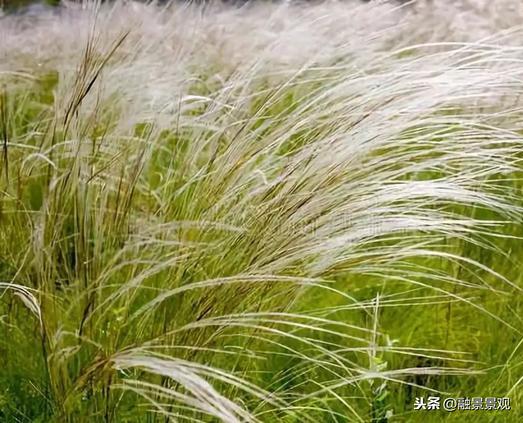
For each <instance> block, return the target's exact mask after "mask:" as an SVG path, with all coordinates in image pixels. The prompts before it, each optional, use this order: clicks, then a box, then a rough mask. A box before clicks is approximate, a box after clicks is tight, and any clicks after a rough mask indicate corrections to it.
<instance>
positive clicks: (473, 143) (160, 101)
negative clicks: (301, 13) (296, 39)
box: [0, 4, 523, 423]
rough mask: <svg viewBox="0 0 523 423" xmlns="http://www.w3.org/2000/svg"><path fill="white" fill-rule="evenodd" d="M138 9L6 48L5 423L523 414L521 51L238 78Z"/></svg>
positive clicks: (508, 418)
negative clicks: (442, 403) (470, 401)
mask: <svg viewBox="0 0 523 423" xmlns="http://www.w3.org/2000/svg"><path fill="white" fill-rule="evenodd" d="M318 7H321V6H318ZM365 7H368V6H365ZM311 10H315V9H314V8H312V7H311ZM322 10H323V9H319V11H320V12H321V11H322ZM340 10H341V11H343V10H344V9H340ZM361 10H366V9H361ZM110 11H112V13H109V12H110ZM144 11H145V12H146V13H145V12H144ZM192 11H193V10H192V9H189V10H188V11H186V10H183V11H181V12H178V11H176V10H175V12H173V13H174V15H173V16H174V18H172V19H182V21H183V19H187V20H188V19H189V17H193V15H191V13H192ZM196 11H197V10H196ZM142 12H143V15H139V13H141V12H138V15H133V14H132V13H131V12H130V11H129V9H128V8H126V6H124V5H120V4H117V5H116V6H114V8H113V9H108V8H106V9H102V12H101V14H100V16H99V17H98V18H97V19H98V21H97V23H96V26H93V27H91V25H92V16H91V14H90V12H88V11H87V12H83V14H81V15H79V17H78V16H76V17H75V16H72V17H62V18H61V19H62V21H57V22H58V25H63V26H64V28H67V25H69V24H70V22H73V23H74V25H76V27H77V28H79V31H78V33H77V34H76V33H75V34H74V35H71V34H70V33H68V32H64V33H62V32H60V30H58V32H52V31H55V30H51V28H50V26H48V25H49V22H47V21H43V22H41V23H39V24H38V25H40V26H37V27H36V29H34V30H35V31H44V32H45V31H49V34H50V35H49V37H50V39H49V40H43V39H42V40H40V41H41V48H44V47H45V46H47V47H45V48H48V49H49V52H48V53H46V52H45V51H44V57H45V58H46V60H45V62H41V61H40V59H41V57H38V55H40V54H41V53H40V52H36V51H35V52H34V57H32V56H31V54H27V52H24V51H22V50H20V51H18V50H16V49H14V48H13V49H10V47H9V43H6V44H5V46H4V47H3V49H4V50H3V51H2V53H3V54H4V57H6V59H7V60H6V61H5V62H4V65H3V66H4V67H2V68H0V87H1V96H0V135H1V138H0V141H1V144H2V145H1V146H0V148H1V159H0V164H1V169H0V420H1V421H5V422H97V421H100V422H166V421H172V422H178V421H179V422H185V421H190V422H198V421H203V422H218V421H223V422H227V423H229V422H247V421H263V422H285V423H302V422H313V421H314V422H326V423H327V422H353V421H354V422H356V421H359V422H373V423H378V422H380V423H385V422H387V423H388V422H417V421H423V422H439V421H441V420H445V421H447V420H448V421H456V422H461V421H464V420H467V421H473V422H491V421H492V422H517V421H519V419H521V418H522V417H521V416H523V408H522V404H523V359H522V357H523V319H522V317H521V316H523V296H522V294H521V292H522V288H523V280H522V271H523V267H522V262H521V254H522V252H523V241H522V240H521V239H520V237H521V236H522V235H523V227H522V226H521V210H522V209H521V207H522V206H523V203H522V200H521V198H523V197H522V189H523V188H522V187H523V185H522V184H521V163H520V161H521V157H522V146H523V138H522V136H521V129H520V127H519V125H520V123H519V122H520V116H519V115H520V112H519V102H520V100H519V95H520V90H521V88H522V87H521V82H520V81H521V76H522V75H521V74H522V73H523V72H522V71H521V69H520V68H521V66H520V59H521V56H522V54H523V51H521V49H520V48H513V49H511V48H504V47H502V46H501V45H498V46H497V47H496V48H493V47H492V45H491V44H488V43H486V42H485V43H484V44H475V45H474V44H456V45H440V46H437V49H436V48H435V46H417V47H412V48H411V47H409V48H406V49H403V48H402V47H401V43H400V42H399V41H398V43H399V44H398V49H393V51H389V49H390V42H392V41H394V40H395V39H396V38H395V37H396V35H397V34H396V35H394V34H392V35H391V36H390V38H386V39H384V40H383V43H384V45H381V44H380V42H381V41H378V40H380V38H379V37H378V38H372V37H370V35H369V43H370V44H372V43H374V44H375V51H374V52H370V53H369V56H368V57H359V56H358V51H359V50H358V49H357V48H355V47H354V46H352V45H347V44H344V43H340V42H339V41H337V40H336V38H335V37H332V39H331V38H328V37H325V36H324V35H321V36H320V37H319V39H320V41H321V49H319V50H318V51H319V52H325V51H327V52H330V51H331V50H329V49H332V52H331V53H329V54H326V53H325V54H324V55H322V54H319V53H318V55H317V56H312V57H313V59H310V56H307V57H303V58H302V59H299V58H298V59H296V58H293V59H292V60H291V59H289V60H290V63H286V62H285V61H283V62H282V63H280V62H279V60H280V59H281V58H282V57H287V56H285V54H284V53H285V51H286V50H285V49H284V50H282V51H280V50H278V48H281V46H280V47H275V45H273V44H271V42H272V41H267V40H265V39H264V38H263V35H260V34H258V35H252V37H253V38H252V39H253V40H258V39H257V38H255V37H260V38H259V41H260V43H261V44H262V45H264V46H266V47H267V46H270V47H271V48H274V49H275V51H274V52H272V50H270V49H269V47H267V50H266V51H264V54H266V56H262V57H259V56H258V53H259V51H258V50H257V49H253V50H252V51H251V50H246V51H245V57H244V58H240V59H236V58H232V57H231V59H230V61H231V62H230V63H228V62H227V61H225V62H220V61H216V60H215V57H214V56H213V52H208V51H206V50H204V49H203V48H202V49H200V47H201V44H198V43H199V42H201V41H195V44H194V45H193V44H190V43H189V41H187V40H182V41H180V37H181V36H180V34H179V33H177V32H176V31H175V30H174V29H172V28H171V27H169V26H168V25H167V26H161V24H163V23H165V21H163V20H162V19H164V17H161V16H159V15H158V16H157V14H156V13H157V12H156V9H154V8H153V7H152V6H151V7H149V6H148V7H147V8H144V9H143V10H142ZM128 13H129V14H130V15H127V14H128ZM133 13H134V12H133ZM167 13H170V12H167ZM176 13H179V15H176ZM216 13H217V15H216V22H217V23H216V25H220V24H222V23H223V22H225V23H228V22H236V23H238V25H239V24H240V21H239V20H238V19H249V22H251V23H252V25H253V26H254V28H257V29H260V28H262V29H264V28H266V25H267V22H266V21H265V20H264V18H263V15H262V11H259V10H258V11H257V10H256V8H254V9H252V10H249V9H248V10H246V11H243V12H242V13H244V15H243V16H242V15H240V16H239V17H238V16H236V15H234V16H232V17H231V16H228V15H227V14H226V12H221V13H222V15H220V14H219V13H218V12H216ZM231 13H232V12H231ZM258 13H259V14H260V15H258ZM284 13H290V12H284ZM311 13H312V12H311ZM340 13H341V12H340ZM343 13H344V12H343ZM362 13H367V12H362ZM373 13H374V12H373ZM149 14H150V16H149ZM119 16H123V17H124V18H125V19H118V17H119ZM151 16H152V17H151ZM210 16H213V15H210ZM259 16H261V17H259ZM285 16H286V15H285ZM55 19H59V18H55ZM68 19H70V20H71V21H68ZM74 19H79V20H77V21H75V20H74ZM133 19H134V20H133ZM148 19H151V20H150V21H149V20H148ZM165 19H167V18H165ZM271 19H272V18H271ZM288 19H291V18H290V17H289V18H288ZM302 19H303V22H305V24H307V25H313V24H312V23H311V22H314V21H313V20H312V19H311V18H310V16H306V17H302ZM332 19H334V18H333V17H332ZM351 19H354V18H351ZM129 22H131V24H129ZM136 22H138V23H139V24H136ZM169 22H170V21H169ZM332 22H334V20H333V21H332ZM133 23H134V24H133ZM171 23H172V22H171ZM305 24H304V25H305ZM6 25H7V24H6ZM154 25H158V26H157V27H158V28H160V30H159V33H158V34H156V35H155V33H148V32H147V31H149V30H150V28H156V26H154ZM185 25H189V24H188V23H186V24H185ZM195 25H196V26H197V28H198V31H199V32H198V31H196V32H195V33H197V34H204V35H205V34H208V35H207V36H208V37H213V36H216V37H218V38H219V37H221V36H223V37H224V38H223V39H222V41H223V45H224V46H228V45H229V44H228V43H230V44H231V45H233V44H234V41H231V40H230V39H228V38H227V37H226V36H225V35H216V34H215V33H214V32H213V27H212V24H211V23H209V25H210V27H207V26H205V21H202V22H200V21H198V22H197V24H195ZM332 25H334V23H333V24H332ZM344 26H345V25H343V27H344ZM5 28H6V29H5V34H7V35H8V36H9V37H12V38H9V40H14V39H15V38H16V37H19V36H20V37H22V38H21V39H22V40H23V36H24V35H23V34H25V36H28V32H27V31H28V30H27V29H26V30H22V27H17V26H16V25H15V24H13V27H8V26H6V27H5ZM92 28H94V29H92ZM170 28H171V29H170ZM176 28H177V27H176ZM308 28H309V29H311V28H313V26H310V27H308ZM84 30H85V31H84ZM16 31H19V32H16ZM24 31H25V32H24ZM82 31H83V32H82ZM275 31H276V30H275ZM280 31H281V32H280V33H277V34H278V35H279V36H281V37H282V39H284V40H286V38H284V36H285V35H286V34H287V33H286V32H285V31H287V30H286V29H284V30H280ZM329 31H330V30H329ZM390 31H392V29H390ZM20 34H22V35H20ZM66 34H68V35H66ZM151 34H152V35H151ZM53 37H54V38H53ZM148 37H152V38H148ZM154 37H157V38H154ZM202 37H203V36H202ZM322 37H324V38H322ZM383 37H385V36H384V35H383ZM202 39H204V41H205V42H207V40H206V39H205V37H204V38H202ZM398 39H399V36H398ZM53 40H61V41H62V42H63V44H61V46H62V47H61V49H60V50H59V51H57V50H54V49H53V47H50V46H51V45H52V42H53ZM502 41H503V40H502ZM17 42H21V41H20V40H18V41H17ZM48 43H49V44H48ZM177 43H179V44H180V45H182V46H185V47H186V48H187V50H183V49H181V50H180V51H181V53H176V54H178V55H175V56H173V54H174V53H173V49H172V48H173V47H172V45H178V44H177ZM184 43H185V44H184ZM264 43H265V44H264ZM203 45H204V46H205V45H206V44H203ZM283 45H284V47H285V46H286V45H285V43H283ZM393 45H394V44H393ZM137 46H138V47H142V48H137ZM276 46H278V45H276ZM383 46H388V47H387V48H386V49H384V50H381V48H382V47H383ZM78 47H80V48H78ZM233 47H234V46H233ZM233 47H231V50H234V48H233ZM223 48H224V49H226V48H227V47H223ZM191 49H192V50H191ZM405 52H408V54H404V53H405ZM46 54H47V55H48V56H46ZM289 57H290V56H289ZM485 57H486V58H488V60H487V59H485ZM235 60H236V62H235ZM271 60H273V61H274V62H271ZM293 60H295V61H293ZM180 63H181V64H180ZM355 63H356V64H357V67H356V68H355V65H354V64H355ZM500 65H503V66H502V67H501V66H500ZM180 69H181V70H180ZM217 73H219V74H220V75H219V77H218V76H217V75H216V74H217ZM137 81H138V82H140V84H139V85H135V84H136V82H137ZM428 395H439V396H441V397H442V398H444V397H447V396H450V397H456V398H457V397H510V399H511V405H512V409H511V410H510V411H485V410H483V411H455V412H453V413H450V412H444V411H414V410H413V406H414V402H415V398H416V397H420V396H425V397H427V396H428Z"/></svg>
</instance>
